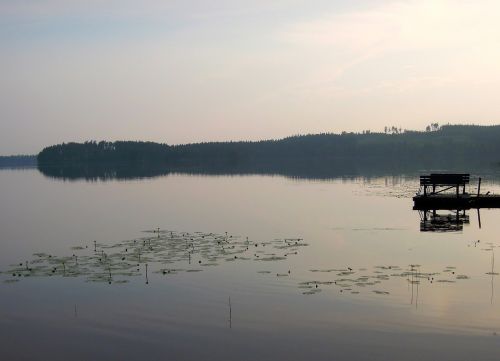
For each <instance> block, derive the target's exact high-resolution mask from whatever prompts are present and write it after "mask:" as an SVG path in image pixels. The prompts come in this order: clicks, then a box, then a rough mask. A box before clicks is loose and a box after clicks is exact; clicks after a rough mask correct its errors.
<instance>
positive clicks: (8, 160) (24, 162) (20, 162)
mask: <svg viewBox="0 0 500 361" xmlns="http://www.w3.org/2000/svg"><path fill="white" fill-rule="evenodd" d="M36 165H37V157H36V155H9V156H0V168H9V167H35V166H36Z"/></svg>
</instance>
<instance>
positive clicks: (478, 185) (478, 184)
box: [477, 177, 481, 197]
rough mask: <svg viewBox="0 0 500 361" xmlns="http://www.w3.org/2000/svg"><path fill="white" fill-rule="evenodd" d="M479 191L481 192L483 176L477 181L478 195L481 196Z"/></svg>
mask: <svg viewBox="0 0 500 361" xmlns="http://www.w3.org/2000/svg"><path fill="white" fill-rule="evenodd" d="M479 193H481V177H479V182H478V183H477V196H478V197H479Z"/></svg>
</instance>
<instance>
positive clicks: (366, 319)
mask: <svg viewBox="0 0 500 361" xmlns="http://www.w3.org/2000/svg"><path fill="white" fill-rule="evenodd" d="M491 179H492V180H491V181H490V182H488V181H483V184H482V188H481V189H482V190H483V189H484V191H487V190H489V191H492V192H495V191H496V192H497V193H498V192H499V190H500V186H499V183H498V182H496V181H493V179H494V177H492V178H491ZM495 179H496V178H495ZM472 182H473V183H474V182H475V181H474V180H473V181H472ZM474 185H475V184H474ZM417 190H418V177H416V176H415V175H392V176H370V177H368V176H367V177H361V176H357V177H339V178H334V179H307V178H300V179H298V178H290V177H283V176H271V175H236V174H234V175H227V176H224V175H220V176H215V175H196V174H163V175H160V176H157V177H151V178H120V179H113V177H107V178H106V179H105V180H92V179H81V178H75V179H68V178H57V177H54V176H46V175H43V174H42V173H40V172H39V171H38V170H36V169H23V170H15V169H14V170H0V244H1V252H0V271H1V272H2V273H1V276H0V281H1V282H0V315H1V317H0V339H1V343H0V344H1V346H2V347H1V350H2V351H1V353H2V359H3V360H47V359H51V360H166V359H169V360H278V359H287V360H333V359H334V360H388V359H391V360H498V359H499V358H500V312H498V311H499V309H500V289H498V287H499V280H498V278H499V277H498V274H497V272H500V271H499V269H500V261H499V262H497V264H498V265H497V264H495V257H496V258H497V259H498V260H500V252H498V249H497V248H496V247H498V246H499V245H500V239H499V238H498V235H499V234H500V222H498V220H499V216H500V210H481V213H480V220H481V227H480V225H479V218H478V214H477V212H476V210H470V211H467V212H466V214H465V215H463V214H460V215H459V220H458V221H456V222H455V215H454V214H451V215H448V214H447V213H450V212H441V213H442V214H441V217H440V218H439V219H440V220H441V223H439V225H440V226H439V227H437V228H433V226H432V224H431V225H430V226H429V224H423V223H422V221H421V214H419V213H418V212H417V211H414V210H412V200H411V197H412V196H413V195H414V194H415V192H416V191H417ZM433 230H434V231H433ZM448 231H449V232H448Z"/></svg>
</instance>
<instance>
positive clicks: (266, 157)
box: [37, 125, 500, 167]
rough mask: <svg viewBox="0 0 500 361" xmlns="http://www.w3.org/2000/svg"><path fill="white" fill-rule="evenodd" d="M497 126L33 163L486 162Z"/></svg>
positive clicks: (79, 147) (132, 151) (87, 151)
mask: <svg viewBox="0 0 500 361" xmlns="http://www.w3.org/2000/svg"><path fill="white" fill-rule="evenodd" d="M499 140H500V126H498V125H496V126H475V125H445V126H442V127H440V128H438V127H436V128H435V129H433V130H430V129H427V131H423V132H419V131H404V132H402V131H399V130H397V129H396V131H395V132H394V131H392V132H391V131H390V130H389V132H387V130H386V132H384V133H371V132H363V133H346V132H344V133H342V134H314V135H301V136H292V137H287V138H283V139H279V140H263V141H238V142H209V143H193V144H183V145H168V144H161V143H154V142H141V141H116V142H106V141H100V142H96V141H88V142H84V143H63V144H58V145H53V146H49V147H47V148H45V149H43V150H42V151H41V152H40V153H39V154H38V156H37V160H38V164H39V165H45V166H47V165H58V166H60V165H72V166H75V165H79V164H82V165H83V164H85V165H89V164H154V165H161V166H170V167H179V166H183V167H185V166H188V167H189V166H217V165H223V166H235V167H240V166H244V165H247V166H250V165H251V166H253V167H255V166H258V165H267V166H270V167H275V166H276V165H278V164H285V163H288V162H293V161H299V162H308V161H309V160H311V161H314V162H316V163H317V162H323V161H324V162H329V163H331V162H339V163H344V162H350V161H352V160H355V159H359V160H361V159H362V160H363V161H364V162H375V163H379V162H387V163H391V162H396V163H405V162H415V163H423V164H425V163H426V162H432V163H438V164H439V163H441V162H443V163H446V162H457V161H459V162H467V161H470V162H481V163H482V162H487V163H492V164H498V162H499V161H500V141H499Z"/></svg>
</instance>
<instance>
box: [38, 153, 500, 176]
mask: <svg viewBox="0 0 500 361" xmlns="http://www.w3.org/2000/svg"><path fill="white" fill-rule="evenodd" d="M442 168H443V164H440V163H436V164H433V163H432V162H431V163H429V162H426V163H425V164H424V163H423V164H418V163H408V162H391V161H386V160H384V161H380V160H379V161H373V160H370V159H337V158H332V159H317V158H305V159H280V160H273V161H269V162H259V163H252V162H246V163H230V164H227V163H224V162H217V161H214V162H212V163H209V164H203V165H189V166H187V165H176V164H169V165H162V164H149V163H130V164H99V163H97V164H73V165H63V166H59V165H38V170H39V171H40V172H41V173H42V174H44V175H45V176H47V177H50V178H55V179H62V180H86V181H108V180H127V179H143V178H154V177H161V176H167V175H169V174H193V175H251V174H260V175H280V176H285V177H290V178H300V179H325V180H326V179H335V178H340V177H367V178H370V177H378V176H386V175H391V174H392V175H401V174H408V175H417V174H419V173H420V172H421V170H422V169H442ZM446 169H448V170H450V171H455V172H460V171H464V170H467V171H468V172H471V171H474V172H475V173H477V174H491V173H492V171H494V172H495V173H497V170H496V169H492V168H491V167H490V166H489V165H488V166H485V167H482V166H480V165H479V166H478V165H477V164H475V165H470V164H460V163H453V164H449V163H448V164H446ZM488 179H489V180H490V181H499V182H500V175H495V176H489V177H488Z"/></svg>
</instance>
